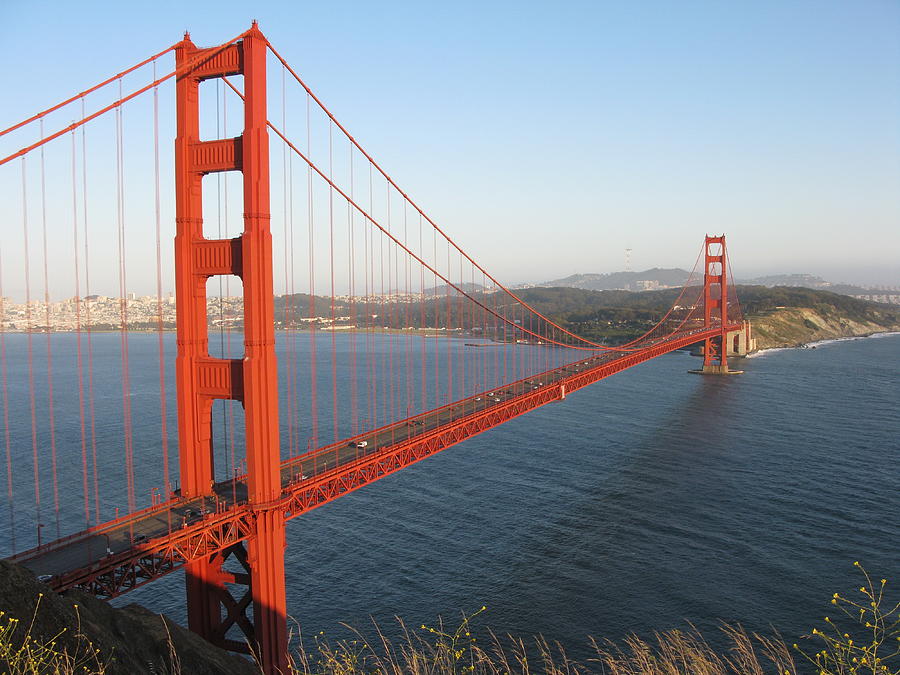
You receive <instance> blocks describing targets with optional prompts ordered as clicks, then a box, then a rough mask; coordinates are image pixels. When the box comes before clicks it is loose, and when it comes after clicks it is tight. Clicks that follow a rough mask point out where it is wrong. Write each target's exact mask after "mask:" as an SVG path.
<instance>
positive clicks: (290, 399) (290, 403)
mask: <svg viewBox="0 0 900 675" xmlns="http://www.w3.org/2000/svg"><path fill="white" fill-rule="evenodd" d="M285 75H286V73H285V70H284V67H282V69H281V127H282V128H283V129H287V101H286V98H285ZM285 133H287V132H286V131H285ZM287 163H288V147H287V145H285V144H284V143H282V144H281V174H282V175H281V192H282V203H281V214H282V215H281V217H282V220H283V221H284V222H283V227H282V229H283V231H284V305H283V307H282V310H283V312H284V314H283V316H284V320H283V322H282V329H283V330H284V331H285V333H284V335H285V361H286V366H287V367H286V368H285V372H287V382H286V383H285V384H286V387H287V432H288V456H289V457H293V456H294V443H295V440H294V417H295V414H296V413H295V412H294V392H293V383H294V382H293V378H292V377H291V370H292V366H293V363H292V359H291V349H292V344H291V343H292V340H291V339H290V332H289V331H290V325H291V320H292V317H291V313H290V293H289V289H290V284H289V281H288V275H289V274H290V268H289V265H288V256H289V255H290V254H292V253H293V251H289V248H290V247H289V246H288V242H289V241H290V239H289V237H288V191H289V185H288V170H287Z"/></svg>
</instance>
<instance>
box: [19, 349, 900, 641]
mask: <svg viewBox="0 0 900 675" xmlns="http://www.w3.org/2000/svg"><path fill="white" fill-rule="evenodd" d="M9 337H12V336H9ZM341 337H342V338H344V339H345V338H346V336H341ZM110 339H111V338H110ZM154 339H155V338H154ZM155 348H156V347H155V342H153V341H152V340H150V339H149V338H148V340H147V344H146V349H147V350H149V351H148V353H151V354H154V355H155V352H153V351H152V349H155ZM167 348H171V345H168V346H167ZM59 349H60V350H62V349H63V348H62V347H60V348H59ZM136 350H137V351H138V352H139V351H140V350H139V349H137V348H133V349H132V354H134V353H135V351H136ZM133 358H139V357H135V356H133ZM696 365H697V360H696V359H695V358H693V357H691V356H689V355H687V354H686V353H682V352H677V353H673V354H669V355H667V356H664V357H661V358H658V359H655V360H653V361H651V362H649V363H646V364H643V365H641V366H638V367H636V368H632V369H631V370H628V371H626V372H624V373H620V374H618V375H615V376H613V377H611V378H608V379H607V380H604V381H602V382H600V383H597V384H595V385H592V386H591V387H588V388H586V389H584V390H581V391H579V392H576V393H575V394H572V395H570V396H569V397H567V399H566V400H565V401H564V402H560V403H558V404H553V405H550V406H545V407H544V408H541V409H539V410H537V411H535V412H532V413H530V414H528V415H526V416H524V417H521V418H518V419H516V420H513V421H511V422H509V423H507V424H505V425H503V426H501V427H499V428H496V429H494V430H491V431H490V432H487V433H484V434H482V435H480V436H478V437H476V438H473V439H471V440H469V441H466V442H465V443H462V444H460V445H458V446H455V447H453V448H451V449H449V450H447V451H444V452H443V453H440V454H438V455H437V456H435V457H432V458H429V459H427V460H425V461H423V462H420V463H418V464H416V465H414V466H412V467H409V468H407V469H405V470H403V471H401V472H400V473H398V474H395V475H393V476H390V477H387V478H385V479H383V480H381V481H379V482H378V483H375V484H374V485H371V486H368V487H366V488H363V489H361V490H359V491H357V492H355V493H353V494H350V495H348V496H346V497H344V498H342V499H340V500H338V501H337V502H334V503H331V504H328V505H326V506H324V507H322V508H320V509H317V510H315V511H313V512H311V513H309V514H307V515H306V516H303V517H301V518H298V519H295V520H293V521H291V523H289V525H288V531H287V539H288V548H287V551H286V556H287V557H286V568H287V587H288V607H289V611H290V613H291V615H292V617H293V618H294V619H295V620H296V621H297V622H298V623H299V626H300V627H301V629H302V631H303V633H304V635H307V636H309V635H312V634H314V633H317V632H318V631H325V632H326V633H328V634H330V635H334V636H340V635H343V634H344V633H343V629H342V628H341V626H340V624H341V623H347V624H350V625H353V626H356V627H359V628H362V629H363V630H369V629H370V626H371V621H372V620H375V621H377V622H378V623H379V624H380V625H381V626H382V628H383V629H384V630H385V631H386V632H388V633H389V634H390V633H394V632H396V631H397V629H396V627H395V626H396V624H395V622H394V617H395V616H400V617H402V618H403V619H404V620H405V621H406V622H407V624H408V625H410V626H419V625H420V624H422V623H427V624H434V622H435V621H436V619H437V617H438V616H439V615H441V616H443V617H445V618H446V619H447V620H448V621H450V622H452V621H454V620H456V619H457V618H458V617H459V616H460V613H462V612H465V613H471V612H473V611H475V610H477V609H478V608H480V607H481V606H483V605H484V606H486V607H487V608H488V609H487V611H486V612H485V613H484V614H483V615H481V616H480V617H479V619H478V621H479V623H480V624H481V625H482V626H490V627H491V628H492V629H493V630H494V631H495V632H498V633H501V634H502V633H512V634H515V635H522V636H530V635H535V634H542V635H544V636H545V637H547V638H548V639H552V640H559V641H560V642H562V643H563V644H564V645H565V646H566V647H567V648H568V649H569V650H570V652H571V653H572V654H574V655H575V656H584V655H585V654H586V651H587V650H586V647H587V640H586V636H588V635H594V636H599V637H605V638H610V639H620V638H621V637H623V636H625V635H627V634H629V633H632V632H635V633H638V634H641V635H648V634H649V633H651V632H652V631H655V630H665V629H669V628H685V627H686V626H687V623H688V622H691V623H693V624H694V625H696V626H697V627H698V628H700V629H701V630H703V631H711V632H714V631H715V629H716V626H717V625H718V623H719V621H730V622H741V623H742V624H743V625H744V626H746V627H747V628H750V629H752V630H761V631H771V630H773V629H774V630H778V631H780V632H781V633H782V634H783V635H785V636H786V637H787V638H788V639H789V640H794V639H796V638H797V637H799V636H800V635H801V634H803V633H805V632H807V631H808V630H809V629H810V628H811V627H812V626H814V625H820V624H821V619H822V616H824V615H825V614H827V613H828V612H827V609H828V607H829V606H830V605H829V600H830V598H831V595H832V593H834V592H836V591H840V592H850V591H851V590H852V589H854V588H856V587H858V586H859V585H860V582H861V578H860V577H859V574H858V572H857V571H856V570H855V569H854V567H853V561H855V560H859V561H860V562H862V563H863V565H865V567H866V568H867V569H868V570H869V571H870V572H871V573H872V574H873V575H875V576H877V577H882V576H884V577H888V578H889V579H891V580H892V583H893V584H894V585H895V586H900V335H889V336H885V337H878V338H871V339H864V340H854V341H839V342H833V343H827V344H819V345H817V347H816V349H788V350H777V351H774V350H773V351H771V352H763V353H762V354H760V355H758V356H756V357H755V358H749V359H744V360H738V361H735V362H734V363H733V366H736V367H740V368H742V369H744V370H745V373H744V374H743V375H739V376H734V377H728V378H717V377H699V376H696V375H689V374H688V373H687V371H688V370H689V369H690V368H693V367H696ZM145 370H146V371H147V372H143V371H142V372H141V373H140V374H136V375H135V377H136V378H137V380H138V383H137V384H136V385H135V386H136V387H138V389H140V387H141V386H142V385H141V382H142V381H143V380H142V379H141V378H147V383H148V384H147V387H148V388H150V383H151V382H152V379H153V378H154V377H158V373H156V372H155V371H154V370H153V369H152V368H149V367H148V368H147V369H145ZM101 379H102V378H101ZM60 386H62V385H60ZM97 386H98V388H99V389H102V390H103V391H107V389H115V387H114V386H113V385H112V384H110V383H104V384H102V385H97ZM115 386H120V385H115ZM109 395H110V396H111V397H113V398H115V396H116V393H115V392H112V393H110V394H109ZM119 396H120V395H119ZM157 406H158V402H157ZM172 424H174V420H172ZM140 425H141V420H140V419H138V421H137V422H136V428H137V427H140ZM113 426H114V425H113ZM157 426H158V423H157ZM173 429H174V427H173ZM115 431H116V430H115V429H114V428H110V429H109V432H110V433H114V432H115ZM136 433H137V431H136ZM156 433H157V434H158V430H157V431H156ZM21 441H22V443H23V444H24V445H25V446H28V450H29V452H30V441H29V440H28V438H24V437H23V439H21ZM26 441H27V442H26ZM157 445H158V443H157ZM172 445H173V447H174V438H173V440H172ZM76 454H77V453H76ZM26 455H27V453H26ZM157 482H158V481H157ZM69 510H73V511H75V512H76V513H78V512H79V507H78V506H76V505H74V504H73V505H71V506H70V509H69ZM23 527H25V528H26V529H27V527H28V526H27V525H26V526H23ZM8 534H9V531H8V530H7V532H6V534H5V535H4V536H8ZM20 536H24V534H20ZM20 548H21V547H20ZM115 602H116V603H117V604H127V603H129V602H138V603H141V604H143V605H145V606H147V607H148V608H150V609H152V610H155V611H159V612H165V613H166V614H168V615H170V616H171V617H173V618H174V619H175V620H177V621H181V622H184V621H185V620H186V619H185V610H184V606H183V576H182V575H181V574H179V573H176V574H172V575H170V576H169V577H166V578H164V579H161V580H158V581H156V582H154V583H152V584H150V585H148V586H146V587H144V588H141V589H138V590H136V591H134V592H132V593H130V594H128V595H126V596H125V597H124V598H121V599H119V600H117V601H115Z"/></svg>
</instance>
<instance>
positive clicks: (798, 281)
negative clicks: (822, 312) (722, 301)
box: [737, 274, 831, 289]
mask: <svg viewBox="0 0 900 675" xmlns="http://www.w3.org/2000/svg"><path fill="white" fill-rule="evenodd" d="M737 283H739V284H746V285H748V286H768V287H772V286H794V287H801V288H813V289H818V288H828V287H829V286H831V282H828V281H825V279H823V278H822V277H817V276H814V275H812V274H769V275H767V276H763V277H754V278H753V279H738V280H737Z"/></svg>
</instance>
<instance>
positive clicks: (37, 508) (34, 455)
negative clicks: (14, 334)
mask: <svg viewBox="0 0 900 675" xmlns="http://www.w3.org/2000/svg"><path fill="white" fill-rule="evenodd" d="M22 233H23V236H24V242H25V244H24V251H23V253H24V268H25V269H24V272H25V331H26V333H27V335H28V396H29V401H30V405H31V462H32V466H33V468H34V515H35V524H36V526H37V538H38V543H40V540H41V528H42V527H43V526H44V524H43V523H42V522H41V480H40V463H39V460H38V442H37V412H36V410H35V393H34V328H33V326H32V316H31V272H30V269H29V268H30V262H29V254H28V181H27V167H26V165H25V157H24V156H23V157H22Z"/></svg>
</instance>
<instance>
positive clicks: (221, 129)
mask: <svg viewBox="0 0 900 675" xmlns="http://www.w3.org/2000/svg"><path fill="white" fill-rule="evenodd" d="M220 90H221V96H220V95H219V93H220ZM224 96H225V87H223V86H222V80H221V78H218V77H217V78H216V138H217V139H220V140H221V139H222V138H224V137H225V125H224V124H223V123H222V112H221V104H222V99H223V97H224ZM223 176H224V174H223V173H222V172H221V171H217V172H216V238H217V239H223V238H224V235H223V233H222V211H223V208H224V207H223V205H222V178H223ZM217 276H218V277H219V358H222V359H225V358H228V356H227V354H226V353H225V276H226V275H224V274H219V275H217ZM210 428H212V423H210ZM211 441H212V444H213V454H214V456H215V435H213V438H212V439H211ZM221 448H222V449H221V452H222V459H223V462H222V463H223V464H224V465H225V476H228V475H229V474H231V466H230V462H229V460H230V455H229V453H228V405H227V403H226V402H225V401H224V400H223V401H222V444H221ZM215 464H216V463H215V462H213V471H215Z"/></svg>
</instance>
